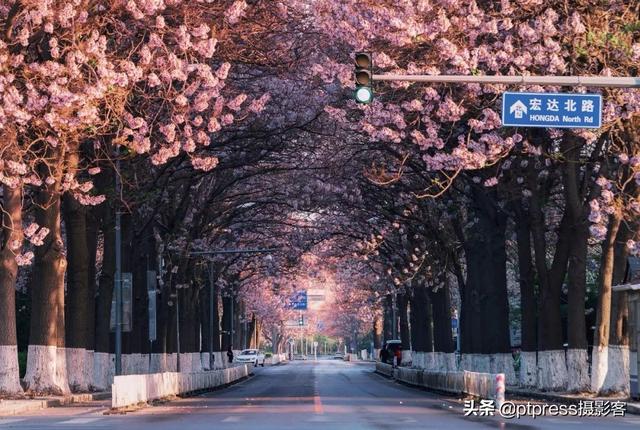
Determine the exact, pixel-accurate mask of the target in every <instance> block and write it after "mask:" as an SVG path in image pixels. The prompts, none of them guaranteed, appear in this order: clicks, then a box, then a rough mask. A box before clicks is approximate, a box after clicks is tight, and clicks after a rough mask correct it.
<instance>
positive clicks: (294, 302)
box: [289, 290, 307, 311]
mask: <svg viewBox="0 0 640 430" xmlns="http://www.w3.org/2000/svg"><path fill="white" fill-rule="evenodd" d="M289 308H291V309H296V310H299V311H305V310H307V291H306V290H304V291H297V292H296V293H294V294H293V296H291V299H290V300H289Z"/></svg>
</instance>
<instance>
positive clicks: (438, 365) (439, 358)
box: [433, 352, 458, 372]
mask: <svg viewBox="0 0 640 430" xmlns="http://www.w3.org/2000/svg"><path fill="white" fill-rule="evenodd" d="M433 355H434V360H433V371H434V372H451V371H456V370H458V369H457V368H456V355H455V354H454V353H447V352H434V353H433Z"/></svg>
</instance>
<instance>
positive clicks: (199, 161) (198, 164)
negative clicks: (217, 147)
mask: <svg viewBox="0 0 640 430" xmlns="http://www.w3.org/2000/svg"><path fill="white" fill-rule="evenodd" d="M191 164H192V165H193V168H194V169H197V170H203V171H205V172H208V171H210V170H213V169H214V168H215V167H216V166H217V165H218V158H217V157H194V158H192V159H191Z"/></svg>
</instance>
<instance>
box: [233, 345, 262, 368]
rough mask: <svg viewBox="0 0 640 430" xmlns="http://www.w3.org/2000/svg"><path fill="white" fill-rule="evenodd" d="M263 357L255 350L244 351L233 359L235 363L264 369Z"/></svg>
mask: <svg viewBox="0 0 640 430" xmlns="http://www.w3.org/2000/svg"><path fill="white" fill-rule="evenodd" d="M264 360H265V356H264V354H263V353H262V352H260V350H257V349H245V350H243V351H241V352H240V354H239V355H238V356H237V357H236V358H235V360H234V361H235V362H237V363H253V365H254V366H258V365H260V366H262V367H264Z"/></svg>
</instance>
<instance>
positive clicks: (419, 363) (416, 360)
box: [411, 351, 424, 369]
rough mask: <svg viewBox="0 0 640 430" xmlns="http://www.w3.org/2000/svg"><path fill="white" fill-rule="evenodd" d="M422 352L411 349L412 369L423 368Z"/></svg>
mask: <svg viewBox="0 0 640 430" xmlns="http://www.w3.org/2000/svg"><path fill="white" fill-rule="evenodd" d="M423 362H424V352H421V351H413V354H412V357H411V367H413V368H414V369H423V368H424V365H423Z"/></svg>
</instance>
